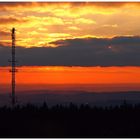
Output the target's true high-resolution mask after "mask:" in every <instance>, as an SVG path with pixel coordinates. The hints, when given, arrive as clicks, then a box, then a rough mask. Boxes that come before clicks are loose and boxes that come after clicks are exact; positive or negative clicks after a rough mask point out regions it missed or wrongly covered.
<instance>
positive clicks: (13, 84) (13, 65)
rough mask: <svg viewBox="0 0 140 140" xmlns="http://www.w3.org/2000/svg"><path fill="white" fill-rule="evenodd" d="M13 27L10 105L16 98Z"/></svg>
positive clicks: (13, 33)
mask: <svg viewBox="0 0 140 140" xmlns="http://www.w3.org/2000/svg"><path fill="white" fill-rule="evenodd" d="M15 31H16V30H15V28H12V34H11V36H12V60H11V61H10V62H11V70H10V72H11V73H12V75H11V76H12V81H11V82H12V106H13V107H14V106H15V103H16V98H15V88H16V75H15V73H16V71H17V70H16V60H15Z"/></svg>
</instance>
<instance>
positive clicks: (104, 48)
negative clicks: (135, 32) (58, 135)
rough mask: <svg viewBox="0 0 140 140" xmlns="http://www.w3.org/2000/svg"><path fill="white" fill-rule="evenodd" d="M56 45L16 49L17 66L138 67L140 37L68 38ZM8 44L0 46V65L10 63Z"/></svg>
mask: <svg viewBox="0 0 140 140" xmlns="http://www.w3.org/2000/svg"><path fill="white" fill-rule="evenodd" d="M52 44H54V45H57V46H58V47H56V48H52V47H41V48H38V47H34V48H23V47H17V48H16V56H17V59H18V64H19V65H32V66H33V65H63V66H76V65H78V66H140V61H139V60H140V37H139V36H132V37H127V36H125V37H121V36H120V37H114V38H112V39H108V38H83V39H78V38H77V39H67V40H59V41H56V42H52ZM10 51H11V48H10V47H3V46H1V47H0V56H1V59H0V65H1V66H2V65H9V64H8V61H7V60H8V58H10V56H11V52H10Z"/></svg>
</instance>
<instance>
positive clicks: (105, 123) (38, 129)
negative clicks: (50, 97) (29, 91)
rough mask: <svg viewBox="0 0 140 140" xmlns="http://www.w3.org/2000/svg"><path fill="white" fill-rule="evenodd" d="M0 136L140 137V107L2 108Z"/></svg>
mask: <svg viewBox="0 0 140 140" xmlns="http://www.w3.org/2000/svg"><path fill="white" fill-rule="evenodd" d="M0 137H5V138H9V137H10V138H17V137H18V138H41V137H44V138H47V137H51V138H89V137H91V138H94V137H99V138H102V137H103V138H109V137H112V138H118V137H126V138H129V137H130V138H132V137H140V105H135V106H132V105H128V104H126V103H124V104H123V105H121V106H117V107H108V108H96V107H93V108H91V107H89V106H88V105H81V106H80V107H77V106H75V105H73V104H70V105H69V106H67V107H64V106H55V107H52V108H49V109H48V107H47V105H46V104H45V103H44V104H43V105H42V106H41V107H35V106H32V105H29V104H28V105H26V106H24V107H19V106H17V107H15V108H14V109H10V108H7V107H3V108H0Z"/></svg>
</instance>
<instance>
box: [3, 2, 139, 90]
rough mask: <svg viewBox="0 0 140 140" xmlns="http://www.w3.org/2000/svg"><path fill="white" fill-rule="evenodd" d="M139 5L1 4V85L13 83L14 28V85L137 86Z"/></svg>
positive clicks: (76, 3)
mask: <svg viewBox="0 0 140 140" xmlns="http://www.w3.org/2000/svg"><path fill="white" fill-rule="evenodd" d="M139 9H140V3H139V2H138V3H136V2H65V3H64V2H8V3H6V2H0V57H1V59H0V66H6V67H5V69H6V72H3V73H2V75H3V78H2V82H3V84H4V83H5V84H9V83H10V82H11V81H10V76H11V75H10V73H7V69H10V68H9V67H8V66H9V65H10V64H9V62H8V59H11V29H12V28H13V27H15V28H16V59H17V60H18V62H17V66H19V67H18V69H19V73H17V74H16V75H17V77H16V82H17V84H30V85H32V86H33V87H34V86H35V85H36V84H38V85H39V84H40V86H37V88H39V87H41V85H47V84H114V85H115V84H116V85H117V84H123V87H119V88H118V87H115V88H114V89H115V90H117V89H118V90H139V89H140V78H139V77H140V70H139V69H140V67H139V66H140V20H139V19H140V10H139ZM20 66H22V67H20ZM46 66H47V67H46ZM51 66H55V67H51ZM3 68H4V67H0V70H3ZM22 69H23V71H22ZM25 71H26V72H25ZM28 77H30V78H28ZM36 78H38V80H36ZM25 79H26V80H25ZM37 82H38V83H37ZM130 84H131V86H130ZM80 88H81V87H80ZM106 88H107V89H109V88H108V87H106ZM75 89H76V88H75ZM96 89H98V87H97V88H96ZM103 89H104V88H103ZM112 89H113V88H110V90H112Z"/></svg>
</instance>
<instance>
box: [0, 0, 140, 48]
mask: <svg viewBox="0 0 140 140" xmlns="http://www.w3.org/2000/svg"><path fill="white" fill-rule="evenodd" d="M0 7H1V8H0V21H1V22H0V33H1V37H0V42H1V43H2V44H3V45H9V43H10V42H11V36H10V33H9V32H10V30H11V28H12V27H15V28H16V29H17V32H16V36H17V41H16V44H17V45H18V46H23V47H33V46H37V47H41V46H50V45H51V46H54V45H53V44H50V42H53V41H56V40H60V39H69V38H85V37H98V38H100V37H107V38H108V37H109V38H110V37H114V36H136V35H140V34H139V33H140V20H139V19H140V10H139V9H140V3H133V2H129V3H123V2H121V3H118V2H113V3H109V2H106V3H105V2H101V3H97V2H92V3H90V2H84V3H78V2H75V3H72V2H65V3H61V2H57V3H45V2H40V3H38V2H32V3H31V2H30V3H18V2H15V3H2V2H1V3H0Z"/></svg>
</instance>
